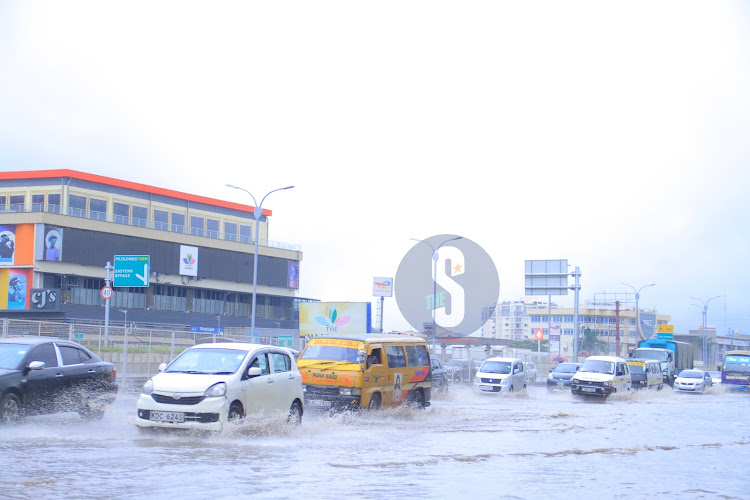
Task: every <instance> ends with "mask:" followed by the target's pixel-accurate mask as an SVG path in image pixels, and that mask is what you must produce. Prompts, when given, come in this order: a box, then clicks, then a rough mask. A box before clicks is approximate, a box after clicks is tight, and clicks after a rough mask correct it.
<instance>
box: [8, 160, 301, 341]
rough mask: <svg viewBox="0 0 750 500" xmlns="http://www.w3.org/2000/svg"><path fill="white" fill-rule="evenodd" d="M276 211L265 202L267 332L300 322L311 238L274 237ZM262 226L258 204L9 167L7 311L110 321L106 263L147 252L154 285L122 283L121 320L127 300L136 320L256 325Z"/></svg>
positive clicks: (263, 307) (262, 275)
mask: <svg viewBox="0 0 750 500" xmlns="http://www.w3.org/2000/svg"><path fill="white" fill-rule="evenodd" d="M209 175H210V174H209ZM217 182H219V181H217ZM270 215H271V211H270V210H268V209H264V210H263V214H262V216H261V218H260V220H259V238H258V240H259V241H258V243H259V252H258V254H259V255H258V279H257V293H258V295H257V307H256V309H257V312H256V318H257V319H256V326H257V328H258V330H263V329H266V330H267V332H266V334H268V332H272V331H273V330H279V329H294V330H296V329H298V313H297V311H298V308H297V302H298V301H299V300H300V299H298V298H297V289H298V288H299V279H300V278H299V276H300V262H301V260H302V252H301V249H300V248H299V246H297V245H293V244H282V243H277V242H273V241H271V240H270V239H269V216H270ZM254 225H255V219H254V217H253V207H252V206H249V205H243V204H238V203H232V202H228V201H223V200H217V199H212V198H207V197H203V196H199V195H192V194H186V193H181V192H178V191H172V190H169V189H165V188H159V187H154V186H149V185H146V184H139V183H135V182H128V181H123V180H119V179H113V178H110V177H104V176H99V175H92V174H88V173H83V172H78V171H75V170H35V171H25V172H1V173H0V236H2V237H3V251H2V256H0V286H2V287H3V288H6V287H7V288H8V291H9V293H8V294H7V297H6V294H0V316H4V317H10V318H29V319H63V320H69V319H75V320H87V319H88V320H103V318H104V309H103V306H104V304H105V301H104V299H103V298H102V288H103V287H104V285H105V276H106V274H105V265H106V264H107V262H110V263H112V264H113V266H115V267H116V263H115V261H114V259H115V256H116V255H118V256H130V255H137V256H141V255H142V256H149V259H150V267H149V269H148V276H147V279H148V286H121V287H116V288H115V289H114V293H113V295H112V298H111V304H110V306H111V310H112V312H111V319H121V318H122V313H119V312H117V310H118V309H123V310H127V311H128V316H127V318H128V320H129V321H137V322H148V323H154V324H156V323H160V324H181V325H188V326H190V325H194V326H218V327H232V326H235V327H247V326H249V325H250V314H251V302H252V274H253V260H254V242H253V237H254V234H255V227H254ZM139 265H140V264H139ZM138 270H140V268H138V269H136V271H135V272H136V273H137V271H138ZM138 274H141V277H142V272H141V273H138ZM21 281H23V282H25V284H26V287H25V289H24V290H23V291H22V292H18V293H16V295H12V294H11V288H12V287H10V284H11V282H13V284H14V285H19V284H20V283H21ZM19 286H20V285H19ZM13 291H15V290H13ZM19 294H22V298H21V299H19ZM12 299H15V300H12Z"/></svg>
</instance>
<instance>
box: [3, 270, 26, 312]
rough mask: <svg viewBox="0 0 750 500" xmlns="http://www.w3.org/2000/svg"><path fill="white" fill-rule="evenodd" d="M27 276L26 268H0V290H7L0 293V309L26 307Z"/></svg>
mask: <svg viewBox="0 0 750 500" xmlns="http://www.w3.org/2000/svg"><path fill="white" fill-rule="evenodd" d="M29 277H30V272H29V270H27V269H3V270H0V284H2V285H3V286H2V287H0V290H2V289H3V288H4V289H6V290H7V294H0V309H28V304H29V290H30V288H29V286H28V285H29V283H30V282H29Z"/></svg>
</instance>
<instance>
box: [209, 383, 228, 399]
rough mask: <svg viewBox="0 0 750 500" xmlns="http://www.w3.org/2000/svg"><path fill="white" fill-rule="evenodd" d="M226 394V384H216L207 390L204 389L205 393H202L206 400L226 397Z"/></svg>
mask: <svg viewBox="0 0 750 500" xmlns="http://www.w3.org/2000/svg"><path fill="white" fill-rule="evenodd" d="M226 394H227V384H226V382H219V383H218V384H214V385H212V386H211V387H209V388H208V389H206V392H204V393H203V395H204V396H206V397H207V398H220V397H222V396H226Z"/></svg>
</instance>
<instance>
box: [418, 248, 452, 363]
mask: <svg viewBox="0 0 750 500" xmlns="http://www.w3.org/2000/svg"><path fill="white" fill-rule="evenodd" d="M461 238H463V236H456V237H455V238H449V239H447V240H445V241H444V242H442V243H441V244H439V245H438V246H437V248H435V247H433V246H432V245H431V244H430V242H429V241H427V240H420V239H417V238H411V239H412V240H414V241H419V242H420V243H424V244H425V245H427V246H429V247H430V250H432V353H433V354H434V355H437V351H436V350H435V349H436V347H435V338H436V337H437V329H436V327H435V310H436V309H437V302H436V298H437V297H436V296H437V281H436V280H437V261H438V257H439V255H438V250H440V247H442V246H443V245H445V244H446V243H448V242H449V241H455V240H460V239H461Z"/></svg>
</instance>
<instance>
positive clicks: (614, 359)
mask: <svg viewBox="0 0 750 500" xmlns="http://www.w3.org/2000/svg"><path fill="white" fill-rule="evenodd" d="M589 359H591V360H594V361H597V360H598V361H611V362H613V363H614V362H617V361H625V358H621V357H619V356H589V357H588V358H586V361H588V360H589Z"/></svg>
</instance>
